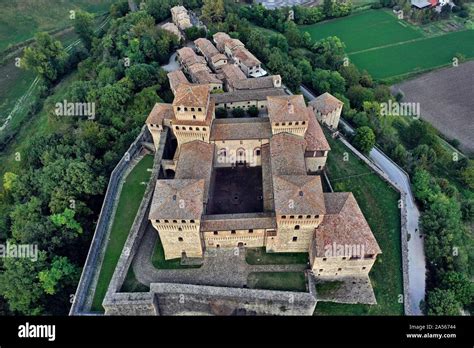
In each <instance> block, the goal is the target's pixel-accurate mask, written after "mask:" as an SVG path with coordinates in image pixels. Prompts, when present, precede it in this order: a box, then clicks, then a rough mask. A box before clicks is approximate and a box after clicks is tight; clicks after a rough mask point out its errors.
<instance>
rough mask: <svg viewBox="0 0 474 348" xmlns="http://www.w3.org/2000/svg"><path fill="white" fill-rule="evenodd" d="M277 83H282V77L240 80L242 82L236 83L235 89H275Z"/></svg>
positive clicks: (234, 84) (273, 76)
mask: <svg viewBox="0 0 474 348" xmlns="http://www.w3.org/2000/svg"><path fill="white" fill-rule="evenodd" d="M275 81H281V76H280V75H272V76H265V77H257V78H251V79H240V81H235V82H234V83H233V86H234V88H235V89H239V90H241V89H250V90H254V89H265V88H273V87H274V85H275Z"/></svg>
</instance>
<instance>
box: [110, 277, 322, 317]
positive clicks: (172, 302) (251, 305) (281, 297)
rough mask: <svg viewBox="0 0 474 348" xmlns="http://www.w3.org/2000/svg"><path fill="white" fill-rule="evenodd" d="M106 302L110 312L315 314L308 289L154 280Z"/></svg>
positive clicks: (313, 300)
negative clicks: (142, 290) (135, 291)
mask: <svg viewBox="0 0 474 348" xmlns="http://www.w3.org/2000/svg"><path fill="white" fill-rule="evenodd" d="M104 306H106V309H107V311H106V314H107V315H150V314H155V315H163V316H172V315H173V316H175V315H225V316H228V315H280V316H281V315H312V314H313V312H314V309H315V307H316V298H315V297H314V296H313V295H312V294H310V293H307V292H290V291H273V290H254V289H240V288H226V287H217V286H204V285H191V284H173V283H155V284H151V286H150V292H149V293H140V294H115V296H114V301H109V302H108V303H104ZM139 307H140V308H141V309H140V310H138V308H139Z"/></svg>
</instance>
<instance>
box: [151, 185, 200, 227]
mask: <svg viewBox="0 0 474 348" xmlns="http://www.w3.org/2000/svg"><path fill="white" fill-rule="evenodd" d="M204 185H205V183H204V180H202V179H199V180H196V179H173V180H157V181H156V186H155V192H154V193H153V200H152V203H151V208H150V214H149V218H150V219H151V220H157V219H200V218H201V215H202V213H203V199H204ZM183 205H184V207H185V208H182V207H183Z"/></svg>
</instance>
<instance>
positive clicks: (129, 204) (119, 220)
mask: <svg viewBox="0 0 474 348" xmlns="http://www.w3.org/2000/svg"><path fill="white" fill-rule="evenodd" d="M152 167H153V156H150V155H147V156H145V157H144V158H143V159H142V160H141V161H140V162H138V163H137V165H136V166H135V167H134V168H133V169H132V171H131V172H130V174H128V176H127V178H126V180H125V183H124V184H123V188H122V192H121V194H120V200H119V202H118V205H117V211H116V213H115V217H116V219H115V220H114V221H113V225H112V230H111V231H110V237H109V242H108V244H107V248H106V250H105V255H104V261H103V262H102V268H101V270H100V274H99V280H98V281H97V287H96V290H95V293H94V300H93V301H92V311H94V312H102V311H103V308H102V301H103V299H104V296H105V294H106V292H107V288H108V286H109V283H110V280H111V279H112V276H113V274H114V270H115V266H116V265H117V262H118V260H119V258H120V254H121V253H122V249H123V246H124V244H125V241H126V240H127V237H128V233H129V232H130V228H131V227H132V224H133V221H134V220H135V216H136V214H137V211H138V208H139V206H140V203H141V201H142V199H143V194H144V193H145V189H146V185H143V184H142V182H148V180H149V179H150V175H151V172H150V171H148V169H149V168H152Z"/></svg>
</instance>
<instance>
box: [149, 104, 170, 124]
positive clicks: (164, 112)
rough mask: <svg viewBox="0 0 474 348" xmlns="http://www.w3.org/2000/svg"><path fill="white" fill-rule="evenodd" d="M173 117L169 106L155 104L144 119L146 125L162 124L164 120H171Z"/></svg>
mask: <svg viewBox="0 0 474 348" xmlns="http://www.w3.org/2000/svg"><path fill="white" fill-rule="evenodd" d="M173 116H174V113H173V106H172V105H171V104H165V103H156V104H155V106H154V107H153V109H152V110H151V112H150V114H149V115H148V117H147V119H146V122H145V123H146V124H160V125H161V124H162V123H163V120H164V119H172V118H173Z"/></svg>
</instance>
